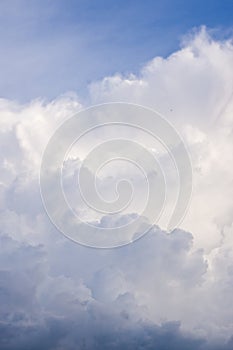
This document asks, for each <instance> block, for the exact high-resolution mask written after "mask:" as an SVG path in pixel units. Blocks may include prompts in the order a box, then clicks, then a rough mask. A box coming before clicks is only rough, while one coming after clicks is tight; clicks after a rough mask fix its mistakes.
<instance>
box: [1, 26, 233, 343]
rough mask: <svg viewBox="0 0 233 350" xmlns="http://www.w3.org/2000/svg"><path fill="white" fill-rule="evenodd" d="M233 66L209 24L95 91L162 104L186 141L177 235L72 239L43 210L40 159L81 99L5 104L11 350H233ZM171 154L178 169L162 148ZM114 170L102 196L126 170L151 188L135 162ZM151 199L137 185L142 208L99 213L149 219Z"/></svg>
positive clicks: (4, 274) (5, 328) (5, 330)
mask: <svg viewBox="0 0 233 350" xmlns="http://www.w3.org/2000/svg"><path fill="white" fill-rule="evenodd" d="M232 62H233V49H232V45H231V43H230V41H226V42H217V41H214V40H213V39H211V37H209V36H208V34H207V33H206V31H205V30H204V29H202V30H201V31H200V33H197V34H196V35H195V36H194V37H193V38H191V39H189V41H187V42H186V43H184V46H183V48H182V49H181V50H179V51H177V52H175V53H173V54H172V55H171V56H169V57H168V58H167V59H162V58H158V57H157V58H155V59H154V60H153V61H152V62H150V63H148V64H147V65H146V66H145V67H144V68H143V70H142V72H141V73H140V75H139V76H129V77H123V76H119V75H116V76H114V77H109V78H105V79H104V80H103V81H101V82H98V83H95V84H93V85H92V86H91V89H90V95H89V102H90V103H100V102H106V101H110V100H113V101H114V100H115V101H116V100H121V101H127V102H133V103H138V104H143V105H147V106H149V107H153V108H156V109H157V110H158V111H159V112H161V113H162V114H164V116H165V117H166V118H167V119H168V120H169V121H170V122H172V123H173V124H174V125H175V126H176V128H177V129H178V131H179V132H180V134H181V135H182V137H183V138H184V139H185V141H186V144H187V146H188V149H189V152H190V155H191V158H192V162H193V172H194V174H193V175H194V190H193V199H192V202H191V205H190V208H189V211H188V214H187V216H186V218H185V220H184V222H183V223H182V226H181V228H179V229H177V230H175V231H174V232H173V233H170V234H169V233H167V232H164V231H163V230H162V229H161V228H159V227H154V228H153V230H151V232H150V233H148V234H147V235H146V236H145V237H143V238H141V239H139V240H137V241H136V242H135V243H134V244H131V245H128V246H125V247H122V248H120V249H113V250H96V249H90V248H86V247H83V246H79V245H77V244H74V243H73V242H71V241H69V240H68V239H66V238H65V237H63V236H62V235H61V234H60V233H59V232H57V230H56V229H55V227H54V226H53V225H52V224H51V223H50V221H49V219H48V217H47V216H46V213H45V211H44V209H43V206H42V202H41V198H40V191H39V169H40V161H41V157H42V154H43V151H44V149H45V146H46V144H47V142H48V140H49V138H50V136H51V135H52V133H53V131H54V129H56V128H57V127H58V126H59V125H60V124H61V123H62V122H63V121H64V120H66V119H67V118H68V117H69V116H70V115H72V114H74V113H76V112H78V111H79V110H80V109H81V108H82V107H84V106H82V105H81V103H80V101H79V99H78V97H77V96H75V95H67V96H63V97H60V98H57V99H56V100H54V101H52V102H50V103H45V102H43V101H40V100H37V101H32V102H31V103H29V104H27V105H19V104H16V103H14V102H12V101H6V100H1V101H0V116H1V122H0V123H1V129H0V130H1V131H0V133H1V152H0V159H1V163H0V164H1V165H0V167H1V171H0V208H1V211H0V219H1V228H0V232H1V236H0V239H1V256H0V277H1V279H0V287H1V288H0V302H1V305H2V306H1V309H0V332H1V337H0V338H1V341H0V344H1V348H2V349H10V350H11V349H37V348H42V347H43V348H44V349H48V350H52V349H56V350H58V349H68V350H69V349H77V348H80V349H85V348H86V349H122V348H123V349H152V348H153V349H154V348H155V347H156V348H157V349H158V350H163V349H187V348H189V349H200V350H201V349H203V350H204V349H212V350H214V349H216V350H217V349H218V350H220V349H223V350H228V349H229V350H230V349H231V348H232V338H231V337H232V334H233V329H232V307H231V306H232V302H233V300H232V283H233V274H232V266H233V250H232V226H233V223H232V208H233V202H232V198H233V196H232V191H233V183H232V176H233V173H232V170H231V167H230V164H231V163H232V154H233V152H232V149H233V144H232V111H233V99H232V83H233V77H232ZM114 132H115V131H114ZM114 132H113V131H111V133H112V134H111V133H109V132H108V130H105V131H104V132H103V135H101V133H100V134H98V133H97V134H95V135H94V136H93V137H90V138H89V139H88V141H86V143H87V145H88V144H89V142H90V143H92V142H96V141H98V140H100V139H101V138H103V139H104V138H105V137H106V135H110V136H112V135H113V134H114ZM127 136H128V134H127ZM130 136H131V137H133V138H137V137H141V140H142V141H143V140H144V136H139V135H138V134H133V133H130ZM87 145H85V142H84V144H83V145H82V152H83V155H84V154H85V152H86V147H87ZM148 147H150V145H149V142H148ZM159 150H160V149H159ZM155 151H156V150H155ZM161 158H162V160H163V161H162V164H163V165H164V166H165V169H169V166H168V165H167V158H166V155H164V153H162V157H161ZM79 165H80V159H78V158H77V157H76V158H75V157H73V158H72V156H70V158H69V159H67V161H66V167H65V181H67V182H65V185H66V186H67V187H66V190H67V194H68V195H69V196H70V198H72V199H73V200H75V198H76V199H77V197H72V196H73V195H74V191H73V187H72V184H70V183H71V180H72V179H74V177H75V175H76V171H77V169H78V167H79ZM111 170H112V169H111V168H109V172H108V171H106V173H102V175H101V176H102V177H101V176H100V179H106V178H107V179H108V182H105V181H103V182H101V181H100V185H101V184H102V185H103V184H104V186H102V187H101V186H100V187H101V189H102V191H103V192H102V195H103V196H105V195H109V190H110V189H111V188H112V186H113V183H115V182H116V181H117V180H118V179H120V178H122V176H125V172H126V171H125V170H129V172H130V176H131V177H133V178H134V183H135V188H136V189H137V187H139V185H140V184H141V181H142V180H141V177H140V176H139V175H140V174H138V173H134V170H133V169H131V168H129V169H126V168H123V167H120V168H116V169H115V168H114V176H112V177H111V176H110V175H111ZM171 187H172V186H171ZM142 192H143V191H142ZM141 201H142V196H141V193H140V191H139V195H138V199H137V201H136V202H137V203H135V207H134V209H135V208H137V210H136V209H135V212H133V211H132V212H130V213H127V214H125V215H119V216H118V217H114V218H113V217H110V216H108V215H104V216H102V217H100V218H96V217H95V218H93V220H97V222H98V225H99V226H101V227H109V226H114V225H116V224H119V222H120V223H122V222H123V223H125V222H127V220H130V219H131V218H134V216H137V215H139V213H138V211H139V210H138V208H139V207H140V205H141ZM74 203H75V201H74ZM78 204H79V202H78ZM139 204H140V205H139ZM137 205H138V207H137ZM77 207H78V210H80V211H81V210H83V215H84V214H87V213H86V212H85V210H84V209H83V206H82V205H80V204H79V205H78V206H77ZM88 215H90V213H88ZM84 216H85V215H84ZM90 218H91V216H90V217H88V220H89V219H90ZM81 229H82V226H80V230H81ZM190 232H191V233H190Z"/></svg>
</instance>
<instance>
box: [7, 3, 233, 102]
mask: <svg viewBox="0 0 233 350" xmlns="http://www.w3.org/2000/svg"><path fill="white" fill-rule="evenodd" d="M232 6H233V5H232V1H231V0H224V1H218V0H213V1H211V0H205V2H203V1H200V0H197V1H193V0H189V1H182V0H175V1H169V0H168V1H167V0H165V1H153V0H146V1H129V0H127V1H124V0H119V1H113V0H110V1H104V0H98V1H90V0H86V1H84V0H67V1H62V0H58V1H50V0H46V1H44V2H43V3H41V2H39V1H35V0H32V1H30V2H29V1H26V0H11V1H7V0H3V1H1V4H0V40H1V58H0V64H1V67H2V72H1V82H0V96H2V97H6V98H10V99H11V98H12V99H14V100H16V101H19V102H21V101H22V102H28V101H30V100H31V99H36V98H38V97H41V98H47V99H49V100H50V99H54V98H56V97H57V96H58V95H60V94H63V93H66V92H67V91H73V90H74V91H76V92H78V94H79V95H80V96H82V97H83V98H84V97H85V94H86V92H87V86H88V85H89V84H90V83H91V82H93V81H94V80H99V79H102V78H104V77H105V76H108V75H113V74H115V73H117V72H118V73H123V74H130V73H137V72H139V71H140V69H141V68H142V67H143V66H144V64H146V62H148V61H149V60H151V59H152V58H153V57H155V56H163V57H166V56H168V55H169V54H171V53H172V52H173V51H175V50H177V49H178V48H179V47H180V45H181V42H182V38H183V36H184V35H186V34H187V33H188V32H189V31H193V30H195V28H198V27H199V26H201V25H206V26H207V27H208V28H209V29H212V30H213V31H214V35H216V36H217V37H224V36H227V35H229V33H231V30H232V29H231V27H232V15H231V13H232Z"/></svg>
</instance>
